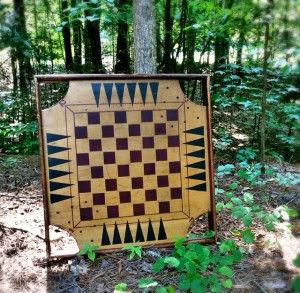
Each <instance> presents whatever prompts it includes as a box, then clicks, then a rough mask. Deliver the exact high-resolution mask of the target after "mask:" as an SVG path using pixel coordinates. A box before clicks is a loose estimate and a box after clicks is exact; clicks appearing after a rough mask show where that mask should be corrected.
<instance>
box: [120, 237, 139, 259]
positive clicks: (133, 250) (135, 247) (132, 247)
mask: <svg viewBox="0 0 300 293" xmlns="http://www.w3.org/2000/svg"><path fill="white" fill-rule="evenodd" d="M123 249H125V250H129V251H130V255H129V259H130V260H132V259H133V258H134V257H135V256H136V255H137V256H138V257H139V258H141V257H142V246H140V245H139V241H138V242H136V243H134V244H127V245H125V246H124V247H123Z"/></svg>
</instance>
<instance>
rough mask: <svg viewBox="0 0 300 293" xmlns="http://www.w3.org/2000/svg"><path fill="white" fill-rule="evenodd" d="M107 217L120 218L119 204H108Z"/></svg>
mask: <svg viewBox="0 0 300 293" xmlns="http://www.w3.org/2000/svg"><path fill="white" fill-rule="evenodd" d="M107 217H108V218H119V207H118V206H108V207H107Z"/></svg>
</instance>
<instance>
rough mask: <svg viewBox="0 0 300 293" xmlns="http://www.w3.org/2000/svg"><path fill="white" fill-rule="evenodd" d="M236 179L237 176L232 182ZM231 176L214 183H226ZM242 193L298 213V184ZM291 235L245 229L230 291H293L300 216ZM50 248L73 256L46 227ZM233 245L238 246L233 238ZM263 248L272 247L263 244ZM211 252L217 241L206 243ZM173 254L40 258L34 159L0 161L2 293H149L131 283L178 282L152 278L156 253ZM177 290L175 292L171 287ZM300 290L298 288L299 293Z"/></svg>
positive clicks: (166, 276) (224, 226)
mask: <svg viewBox="0 0 300 293" xmlns="http://www.w3.org/2000/svg"><path fill="white" fill-rule="evenodd" d="M276 168H277V171H278V172H281V173H285V172H291V173H300V169H299V166H296V165H277V166H276ZM235 181H236V179H235ZM229 183H230V177H228V176H227V177H226V178H224V180H222V182H219V184H220V186H221V187H222V185H223V186H224V188H226V186H228V184H229ZM242 188H243V190H245V188H246V189H247V190H249V191H250V192H251V193H253V194H254V195H255V197H256V198H257V199H259V197H260V196H262V194H263V195H264V196H266V197H267V198H268V200H267V201H265V202H264V203H263V204H264V205H265V207H266V208H267V209H270V210H271V209H274V208H275V207H276V206H278V205H281V204H288V205H289V206H290V207H292V208H294V209H296V210H297V211H298V213H299V214H300V196H299V195H300V186H299V185H298V186H297V185H296V186H291V187H289V188H283V187H280V186H279V185H278V184H277V183H276V182H275V181H270V182H268V183H267V184H266V185H265V186H264V187H262V188H257V189H255V188H253V187H249V186H245V184H244V183H243V187H242ZM217 221H218V240H219V241H220V240H223V239H227V238H233V236H232V235H231V233H230V231H231V230H232V229H236V228H238V225H239V222H238V221H237V220H235V219H233V218H232V217H230V216H229V214H228V213H226V212H225V211H224V212H220V213H219V214H218V220H217ZM292 224H293V229H292V232H286V233H284V232H281V231H280V227H277V229H276V230H275V231H273V232H268V233H266V231H265V230H264V229H263V227H262V226H260V225H259V224H255V223H254V224H253V225H252V226H251V229H252V231H254V233H255V235H256V241H255V242H254V244H252V245H247V246H245V250H246V253H245V257H244V259H243V260H242V262H241V263H239V264H237V265H235V266H234V275H233V287H232V289H231V290H230V292H249V293H250V292H291V290H290V281H291V279H292V278H293V277H294V276H296V275H297V274H299V273H300V272H299V271H297V270H296V269H295V267H294V266H293V264H292V260H293V259H294V258H295V257H296V255H297V253H299V252H300V217H297V218H294V219H293V220H292ZM50 239H51V245H53V246H54V247H55V249H57V250H63V249H68V250H69V251H72V252H76V251H77V250H78V249H77V246H76V243H75V242H74V240H73V239H72V238H70V237H68V235H66V234H65V232H64V231H62V230H61V229H59V228H57V227H51V233H50ZM234 239H235V240H236V241H237V243H239V244H240V245H243V244H242V243H241V242H240V240H239V239H238V238H234ZM266 242H267V243H272V245H271V246H270V247H266V245H265V244H266ZM210 246H211V249H212V250H214V247H216V244H213V245H210ZM171 253H172V249H171V248H160V249H158V248H154V247H147V248H144V249H143V257H142V258H141V259H134V260H132V261H129V258H128V256H129V253H128V252H126V251H124V252H118V253H112V254H106V255H103V254H98V255H97V257H96V260H95V262H94V263H92V262H90V261H89V260H87V259H86V258H84V257H74V258H70V259H64V260H58V259H56V260H51V261H47V260H46V251H45V242H44V220H43V204H42V191H41V182H40V169H39V160H38V156H27V157H21V156H15V157H13V159H12V160H11V159H8V156H4V155H1V156H0V292H1V293H2V292H3V293H10V292H15V293H18V292H113V291H114V287H115V285H116V284H118V283H121V282H123V283H127V284H128V287H127V288H128V290H129V291H132V292H151V291H143V289H138V286H137V281H138V279H140V278H141V277H149V278H153V279H155V280H157V281H158V283H159V284H162V285H169V284H171V285H173V286H175V285H176V282H177V278H178V275H177V273H176V271H173V270H165V271H163V272H161V273H159V274H155V273H153V272H152V270H151V265H152V264H153V263H154V262H155V260H156V258H157V257H158V256H166V255H170V254H171ZM176 292H180V291H179V290H177V291H176ZM299 292H300V291H299Z"/></svg>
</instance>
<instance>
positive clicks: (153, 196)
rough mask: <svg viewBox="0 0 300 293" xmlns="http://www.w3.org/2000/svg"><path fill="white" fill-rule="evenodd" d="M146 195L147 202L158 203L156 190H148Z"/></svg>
mask: <svg viewBox="0 0 300 293" xmlns="http://www.w3.org/2000/svg"><path fill="white" fill-rule="evenodd" d="M145 195H146V201H156V200H157V193H156V189H150V190H146V192H145Z"/></svg>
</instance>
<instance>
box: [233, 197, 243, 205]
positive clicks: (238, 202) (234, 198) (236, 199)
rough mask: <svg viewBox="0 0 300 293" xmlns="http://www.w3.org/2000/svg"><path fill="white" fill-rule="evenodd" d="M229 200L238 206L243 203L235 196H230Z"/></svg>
mask: <svg viewBox="0 0 300 293" xmlns="http://www.w3.org/2000/svg"><path fill="white" fill-rule="evenodd" d="M231 201H232V202H233V203H234V204H236V205H239V206H240V205H242V204H243V202H242V201H241V200H240V199H239V198H237V197H233V198H231Z"/></svg>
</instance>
